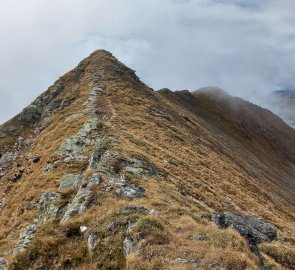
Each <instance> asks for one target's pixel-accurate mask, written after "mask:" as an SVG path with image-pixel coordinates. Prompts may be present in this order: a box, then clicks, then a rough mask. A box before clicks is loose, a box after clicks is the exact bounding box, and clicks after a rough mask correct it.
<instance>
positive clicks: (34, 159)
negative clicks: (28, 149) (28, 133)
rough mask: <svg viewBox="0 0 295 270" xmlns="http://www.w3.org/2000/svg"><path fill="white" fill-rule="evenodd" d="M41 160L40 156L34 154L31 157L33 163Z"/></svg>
mask: <svg viewBox="0 0 295 270" xmlns="http://www.w3.org/2000/svg"><path fill="white" fill-rule="evenodd" d="M40 160H41V156H35V157H33V160H32V161H33V163H38V162H39V161H40Z"/></svg>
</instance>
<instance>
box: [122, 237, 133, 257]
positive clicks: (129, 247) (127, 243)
mask: <svg viewBox="0 0 295 270" xmlns="http://www.w3.org/2000/svg"><path fill="white" fill-rule="evenodd" d="M123 250H124V254H125V256H127V255H129V254H131V253H132V252H133V250H134V243H133V241H132V240H131V239H129V238H128V237H125V239H124V241H123Z"/></svg>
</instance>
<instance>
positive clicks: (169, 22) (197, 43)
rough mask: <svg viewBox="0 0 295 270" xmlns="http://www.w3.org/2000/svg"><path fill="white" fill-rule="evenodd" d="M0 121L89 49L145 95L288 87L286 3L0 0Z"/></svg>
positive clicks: (294, 60) (292, 19)
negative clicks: (117, 63) (127, 73)
mask: <svg viewBox="0 0 295 270" xmlns="http://www.w3.org/2000/svg"><path fill="white" fill-rule="evenodd" d="M0 3H1V5H0V60H1V61H0V113H1V114H0V123H1V122H4V121H6V120H8V119H9V118H11V117H12V116H14V115H15V114H16V113H18V112H19V111H20V110H21V109H22V108H23V107H25V106H26V105H28V104H29V103H30V102H31V101H32V100H34V98H35V97H36V96H38V95H39V94H40V93H42V92H43V91H45V90H46V89H47V88H48V86H50V85H51V84H52V83H53V82H54V81H55V80H56V79H57V78H58V77H59V76H61V75H62V74H64V73H65V72H66V71H68V70H70V69H72V68H74V67H75V66H76V65H77V64H78V62H79V61H80V60H81V59H83V58H84V57H86V56H88V55H89V54H90V53H91V52H92V51H93V50H95V49H101V48H103V49H106V50H109V51H111V52H112V53H113V54H114V55H115V56H116V57H117V58H119V60H121V61H122V62H124V63H125V64H126V65H128V66H129V67H131V68H133V69H135V70H136V71H137V74H138V76H139V77H140V78H141V79H142V80H143V81H144V82H145V83H147V84H148V85H149V86H151V87H152V88H154V89H160V88H163V87H168V88H170V89H173V90H176V89H189V90H195V89H198V88H200V87H203V86H219V87H221V88H223V89H225V90H226V91H227V92H229V93H231V94H233V95H236V96H241V97H244V98H246V99H249V100H251V101H254V102H256V103H261V102H262V101H261V100H262V99H261V98H263V96H264V95H265V94H266V93H268V92H270V91H272V90H276V89H280V88H287V87H288V88H293V87H294V86H295V16H294V10H295V1H294V0H26V1H24V0H0Z"/></svg>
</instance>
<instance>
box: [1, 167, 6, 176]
mask: <svg viewBox="0 0 295 270" xmlns="http://www.w3.org/2000/svg"><path fill="white" fill-rule="evenodd" d="M5 173H6V170H5V166H2V167H0V177H1V176H3V175H5Z"/></svg>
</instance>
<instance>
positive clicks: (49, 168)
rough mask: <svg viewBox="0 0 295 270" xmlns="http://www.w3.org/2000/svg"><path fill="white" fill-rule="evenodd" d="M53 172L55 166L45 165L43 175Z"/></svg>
mask: <svg viewBox="0 0 295 270" xmlns="http://www.w3.org/2000/svg"><path fill="white" fill-rule="evenodd" d="M52 170H53V164H51V163H48V164H46V165H45V167H44V168H43V170H42V172H43V173H47V172H50V171H52Z"/></svg>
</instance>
